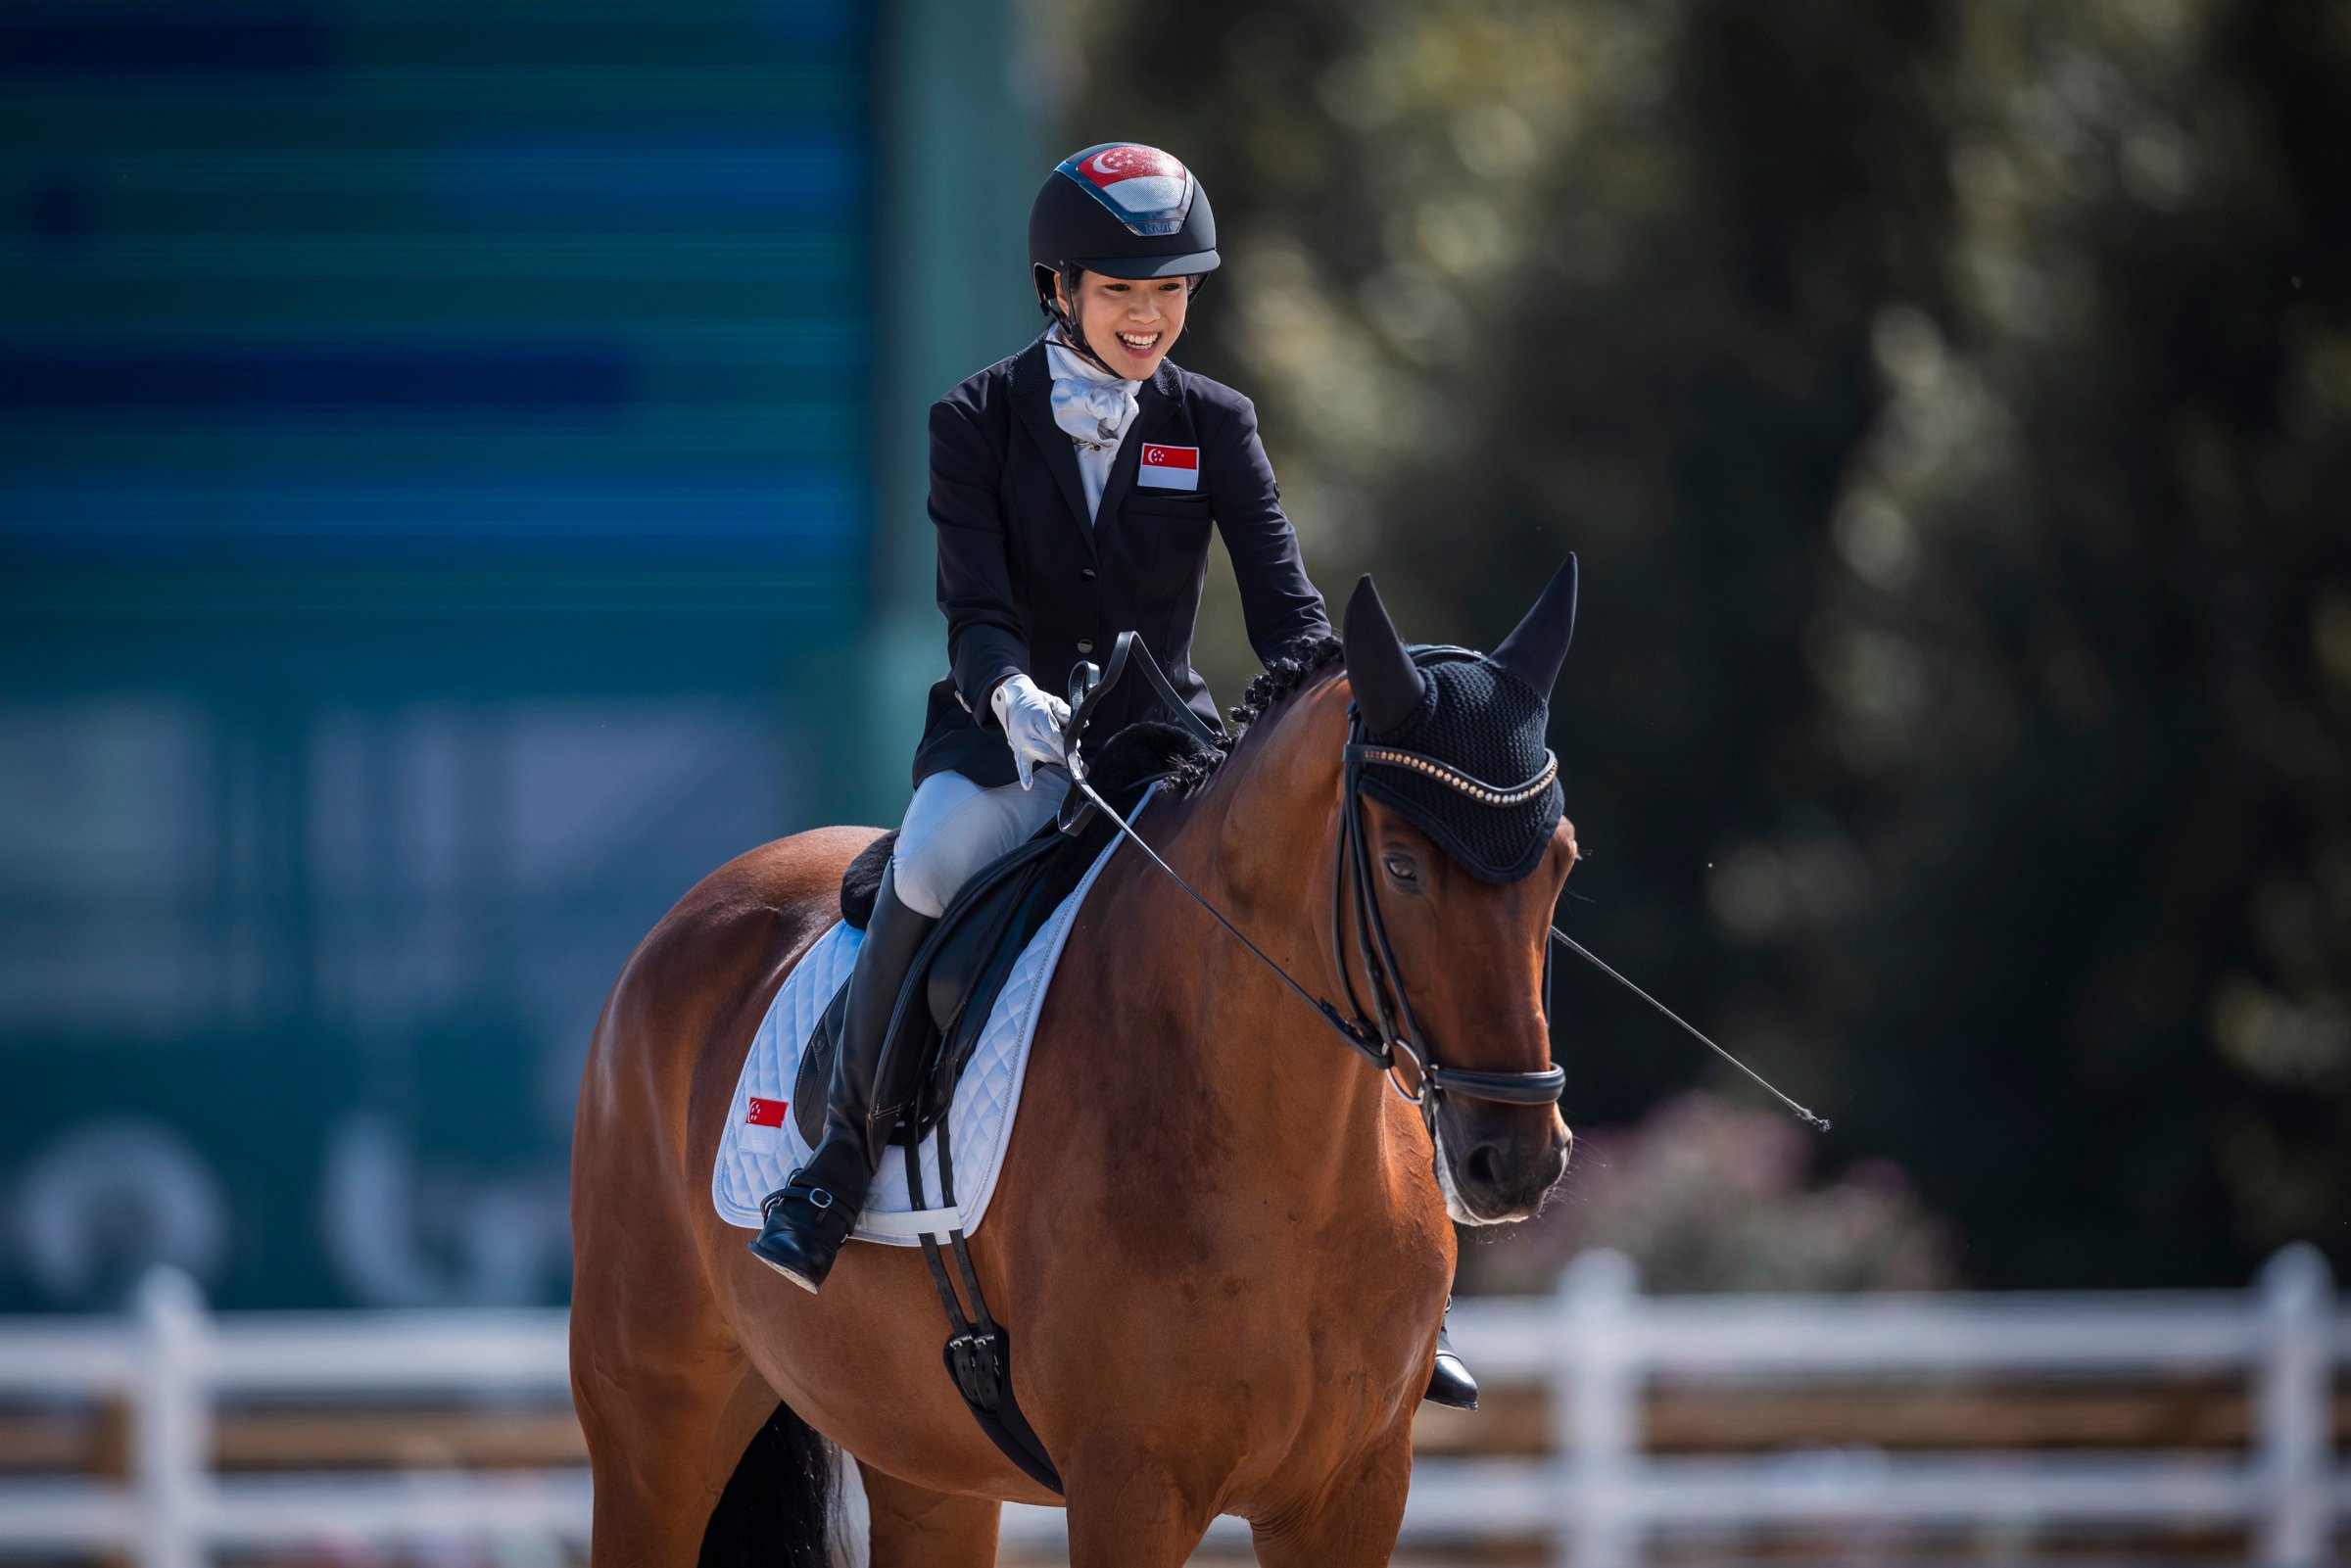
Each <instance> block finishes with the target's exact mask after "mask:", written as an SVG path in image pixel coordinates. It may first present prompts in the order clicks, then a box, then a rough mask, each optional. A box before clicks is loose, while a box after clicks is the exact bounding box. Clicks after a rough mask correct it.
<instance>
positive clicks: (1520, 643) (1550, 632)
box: [1492, 551, 1575, 697]
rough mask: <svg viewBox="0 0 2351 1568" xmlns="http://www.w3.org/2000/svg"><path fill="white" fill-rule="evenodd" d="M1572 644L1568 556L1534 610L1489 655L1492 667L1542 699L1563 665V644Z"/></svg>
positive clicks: (1572, 605) (1570, 558)
mask: <svg viewBox="0 0 2351 1568" xmlns="http://www.w3.org/2000/svg"><path fill="white" fill-rule="evenodd" d="M1572 641H1575V555H1574V553H1573V552H1572V551H1571V552H1569V554H1568V556H1567V559H1566V561H1565V562H1564V563H1562V564H1561V565H1560V567H1559V570H1558V571H1557V572H1555V573H1553V574H1552V579H1551V584H1550V586H1549V587H1547V588H1545V589H1544V590H1543V596H1542V597H1540V598H1538V599H1536V600H1535V607H1534V608H1533V609H1531V610H1528V611H1527V612H1526V619H1525V620H1523V621H1520V622H1519V623H1518V626H1517V628H1516V630H1514V631H1512V632H1511V635H1510V636H1509V637H1506V638H1504V639H1503V640H1502V646H1500V647H1498V648H1496V649H1495V650H1494V652H1493V654H1492V658H1493V660H1494V663H1495V664H1496V665H1497V666H1498V667H1500V668H1501V669H1504V670H1507V671H1509V672H1510V673H1511V675H1514V676H1516V677H1517V678H1518V679H1519V680H1521V681H1524V682H1525V683H1526V684H1527V685H1528V686H1530V687H1533V688H1534V689H1536V690H1537V691H1540V692H1542V693H1543V694H1544V695H1545V696H1546V697H1548V696H1550V695H1551V689H1552V688H1553V687H1554V686H1555V685H1557V684H1558V683H1559V666H1560V665H1562V664H1564V663H1566V662H1567V644H1568V643H1570V642H1572Z"/></svg>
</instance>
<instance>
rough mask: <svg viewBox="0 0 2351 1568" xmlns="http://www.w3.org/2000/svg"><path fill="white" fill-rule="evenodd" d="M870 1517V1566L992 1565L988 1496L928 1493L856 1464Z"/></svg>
mask: <svg viewBox="0 0 2351 1568" xmlns="http://www.w3.org/2000/svg"><path fill="white" fill-rule="evenodd" d="M857 1469H858V1473H859V1474H860V1475H861V1476H863V1477H864V1478H865V1504H866V1508H867V1510H868V1511H869V1512H871V1513H872V1515H873V1520H874V1527H873V1536H872V1540H873V1568H991V1565H992V1564H993V1563H994V1562H995V1560H996V1521H997V1517H998V1515H1000V1514H1001V1513H1002V1512H1003V1510H1004V1505H1003V1504H1002V1503H1000V1502H997V1501H996V1500H995V1499H994V1498H992V1497H965V1496H961V1495H958V1494H955V1493H951V1492H933V1491H932V1490H931V1489H930V1488H928V1487H918V1486H916V1485H914V1484H913V1483H912V1482H910V1481H900V1480H899V1479H898V1478H897V1477H896V1476H893V1475H885V1474H884V1473H883V1472H881V1471H880V1470H876V1469H874V1468H873V1467H871V1466H870V1465H864V1464H860V1465H859V1466H858V1467H857Z"/></svg>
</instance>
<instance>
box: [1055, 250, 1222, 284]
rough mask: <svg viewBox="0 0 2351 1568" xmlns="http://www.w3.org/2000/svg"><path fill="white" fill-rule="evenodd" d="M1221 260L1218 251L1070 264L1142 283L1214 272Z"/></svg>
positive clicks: (1107, 275)
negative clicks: (1150, 280)
mask: <svg viewBox="0 0 2351 1568" xmlns="http://www.w3.org/2000/svg"><path fill="white" fill-rule="evenodd" d="M1218 261H1219V258H1218V256H1217V253H1216V252H1214V251H1194V252H1192V253H1191V254H1190V255H1188V256H1113V257H1106V258H1104V259H1103V260H1101V261H1081V260H1080V261H1071V262H1070V265H1072V266H1075V267H1078V268H1080V270H1082V271H1086V272H1099V273H1101V274H1102V275H1103V276H1104V277H1106V278H1119V279H1122V280H1124V281H1126V282H1128V283H1140V282H1145V281H1147V280H1149V279H1151V278H1173V277H1189V276H1191V275H1193V274H1194V273H1198V272H1214V271H1215V270H1216V269H1217V265H1218Z"/></svg>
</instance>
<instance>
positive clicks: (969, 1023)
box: [792, 719, 1215, 1146]
mask: <svg viewBox="0 0 2351 1568" xmlns="http://www.w3.org/2000/svg"><path fill="white" fill-rule="evenodd" d="M1214 750H1215V748H1214V747H1213V746H1211V745H1210V744H1209V743H1208V742H1207V741H1205V740H1202V739H1199V738H1197V737H1196V736H1193V735H1192V734H1191V733H1190V732H1188V731H1186V730H1183V729H1179V728H1177V727H1176V726H1175V725H1172V724H1163V723H1161V722H1159V721H1158V720H1155V719H1144V720H1140V721H1138V722H1136V723H1134V724H1131V725H1129V726H1128V727H1127V728H1126V729H1124V730H1122V731H1120V732H1119V733H1118V734H1117V735H1116V736H1112V737H1111V739H1110V740H1109V742H1108V743H1107V744H1105V745H1104V746H1102V747H1101V748H1100V750H1099V752H1098V753H1096V754H1094V755H1092V756H1090V757H1089V759H1088V762H1087V775H1086V776H1087V778H1088V780H1089V781H1090V782H1091V783H1092V784H1093V786H1094V789H1095V790H1096V792H1097V793H1099V794H1100V795H1101V796H1102V798H1103V799H1104V800H1106V801H1108V802H1109V803H1110V805H1111V807H1112V809H1114V810H1116V811H1117V812H1118V813H1119V815H1120V816H1122V817H1127V816H1131V815H1132V814H1133V812H1134V808H1135V806H1136V805H1137V804H1139V803H1140V801H1141V800H1142V797H1143V793H1144V791H1145V790H1147V789H1148V788H1149V787H1150V786H1151V785H1152V784H1154V783H1156V782H1158V781H1159V780H1161V779H1165V778H1167V777H1169V776H1171V775H1172V774H1176V773H1177V772H1179V771H1183V770H1186V769H1190V768H1198V767H1199V766H1200V765H1201V764H1202V763H1204V762H1206V761H1208V760H1210V758H1209V754H1212V753H1213V752H1214ZM1068 815H1069V817H1070V819H1071V821H1072V822H1073V824H1074V825H1075V826H1077V828H1078V831H1077V832H1074V833H1073V832H1063V831H1062V828H1061V825H1060V824H1059V823H1047V824H1046V825H1045V826H1044V827H1043V828H1040V829H1039V830H1037V832H1036V833H1035V834H1034V835H1033V836H1032V837H1031V838H1030V839H1028V840H1027V841H1026V842H1025V843H1023V844H1021V845H1020V847H1018V848H1017V849H1014V850H1013V851H1012V852H1011V853H1009V854H1007V855H1005V856H1003V857H1001V858H1000V859H998V860H995V861H993V862H991V863H989V864H988V865H987V866H985V867H984V868H982V869H981V871H980V872H979V874H978V875H976V876H975V877H973V878H972V879H971V880H970V881H969V882H968V883H966V884H965V885H964V888H963V890H962V891H961V892H959V893H958V894H956V896H955V899H954V901H953V902H952V903H950V904H949V905H948V906H947V908H946V911H945V912H944V913H943V914H942V915H941V916H940V917H939V922H938V926H937V928H936V929H935V930H934V931H933V932H932V933H931V936H930V938H929V939H928V940H927V941H925V942H924V944H923V946H922V948H921V950H920V951H919V952H917V953H916V954H915V959H914V964H913V966H912V968H911V969H910V970H909V972H908V974H907V978H906V985H905V988H904V989H903V990H902V991H900V992H899V994H898V1003H897V1007H896V1010H895V1011H894V1012H893V1014H892V1015H891V1018H890V1029H889V1039H888V1044H887V1045H886V1046H885V1047H884V1051H885V1053H886V1055H887V1054H894V1053H900V1052H907V1051H912V1052H916V1053H918V1054H919V1055H920V1056H921V1058H922V1059H923V1060H924V1061H925V1062H926V1063H927V1064H928V1066H927V1068H926V1069H924V1070H923V1072H922V1074H921V1078H920V1082H921V1085H922V1087H921V1088H920V1089H919V1090H918V1091H917V1093H916V1095H915V1097H914V1099H913V1100H912V1101H911V1102H910V1103H909V1104H907V1105H905V1106H903V1107H899V1108H896V1109H897V1110H898V1112H899V1119H898V1125H897V1130H896V1131H895V1132H894V1133H892V1134H891V1138H890V1141H891V1142H893V1143H898V1144H907V1143H920V1142H921V1141H922V1139H923V1138H924V1137H926V1136H927V1135H928V1134H929V1133H930V1131H931V1129H932V1128H933V1127H934V1126H936V1124H937V1122H938V1120H939V1118H940V1117H943V1116H945V1115H946V1112H947V1106H948V1105H949V1103H950V1102H951V1101H952V1100H953V1098H954V1094H955V1085H956V1084H957V1083H958V1082H959V1081H960V1080H961V1079H962V1077H963V1072H964V1069H965V1068H967V1067H968V1066H970V1064H971V1060H972V1053H973V1052H974V1051H975V1050H976V1049H978V1047H979V1044H980V1034H981V1031H982V1030H983V1029H984V1028H985V1027H986V1026H987V1019H988V1015H989V1014H990V1013H991V1012H993V1011H994V1009H995V1005H996V998H997V997H998V996H999V995H1000V994H1002V992H1003V990H1004V984H1005V981H1006V980H1008V979H1009V978H1010V977H1011V975H1012V967H1013V964H1014V963H1015V962H1016V961H1017V960H1018V959H1019V958H1020V956H1021V953H1022V952H1023V951H1024V950H1025V949H1026V948H1027V947H1028V945H1029V941H1030V938H1032V937H1033V936H1034V935H1035V934H1036V933H1037V930H1038V928H1039V927H1042V926H1043V925H1044V924H1045V922H1046V921H1047V920H1048V919H1049V918H1051V916H1052V914H1053V911H1054V910H1056V909H1058V908H1060V907H1061V901H1062V900H1063V899H1065V898H1067V897H1068V896H1069V895H1070V892H1071V891H1072V889H1074V888H1076V887H1077V885H1078V883H1079V882H1080V881H1081V880H1083V879H1084V877H1085V872H1086V868H1087V867H1089V866H1091V865H1092V864H1093V863H1094V858H1095V857H1096V856H1097V855H1099V854H1100V853H1101V852H1102V850H1103V848H1104V847H1105V846H1106V845H1108V844H1109V842H1110V840H1111V835H1112V834H1113V833H1114V832H1116V831H1117V830H1116V828H1115V826H1114V825H1113V824H1112V823H1111V822H1110V821H1109V820H1108V819H1107V818H1104V817H1101V816H1100V815H1099V814H1084V815H1080V814H1077V813H1071V814H1068ZM897 839H898V835H897V832H896V831H895V830H894V829H893V830H892V831H891V832H886V833H884V834H883V835H882V836H881V837H879V838H877V839H875V840H874V841H873V842H872V843H871V844H868V845H867V846H866V847H865V849H864V850H863V851H862V852H861V853H860V854H859V855H858V856H857V858H856V859H855V860H852V861H851V862H849V867H848V870H847V871H846V872H844V873H843V874H842V876H841V879H840V915H841V919H843V920H845V921H847V922H848V923H849V924H850V925H851V926H854V927H857V928H858V929H859V930H863V929H864V928H865V923H866V921H867V920H869V919H870V918H872V915H873V912H874V897H875V894H876V893H877V892H878V891H879V889H880V887H881V885H882V871H883V868H884V867H886V866H888V864H889V856H890V852H891V850H892V849H893V848H894V847H895V846H896V844H897ZM847 1006H848V984H847V982H846V981H845V980H844V981H843V982H842V984H841V987H840V990H839V991H837V992H835V993H834V996H833V1001H832V1005H831V1006H829V1007H827V1008H826V1009H825V1014H824V1017H823V1018H822V1019H820V1020H819V1021H818V1022H817V1025H816V1028H815V1030H814V1031H813V1032H812V1033H811V1034H810V1035H809V1040H808V1049H807V1050H806V1051H804V1052H802V1053H801V1054H800V1068H799V1072H798V1075H797V1076H796V1078H795V1079H794V1081H793V1084H792V1116H793V1119H794V1120H795V1121H796V1123H797V1124H798V1126H799V1130H800V1136H802V1137H803V1138H805V1139H807V1140H808V1142H809V1144H810V1145H811V1146H813V1145H815V1144H816V1143H818V1142H820V1141H821V1140H822V1139H823V1137H824V1130H825V1097H826V1088H827V1085H828V1084H830V1083H831V1081H832V1077H833V1059H834V1056H835V1054H836V1053H837V1052H838V1050H839V1048H840V1045H839V1042H840V1024H841V1015H842V1014H843V1013H844V1012H845V1011H846V1010H847ZM876 1076H877V1079H878V1081H881V1082H884V1083H888V1082H889V1081H891V1079H890V1074H889V1073H888V1071H884V1072H882V1073H878V1074H877V1075H876ZM877 1109H884V1108H879V1107H878V1108H877Z"/></svg>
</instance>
